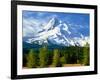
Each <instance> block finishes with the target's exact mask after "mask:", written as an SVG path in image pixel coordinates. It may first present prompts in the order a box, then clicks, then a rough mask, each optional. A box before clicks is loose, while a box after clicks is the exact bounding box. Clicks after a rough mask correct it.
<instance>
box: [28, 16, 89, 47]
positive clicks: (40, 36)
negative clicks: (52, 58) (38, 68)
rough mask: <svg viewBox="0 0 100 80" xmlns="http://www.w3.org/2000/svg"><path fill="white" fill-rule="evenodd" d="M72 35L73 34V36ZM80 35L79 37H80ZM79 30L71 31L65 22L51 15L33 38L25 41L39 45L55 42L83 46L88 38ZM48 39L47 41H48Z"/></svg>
mask: <svg viewBox="0 0 100 80" xmlns="http://www.w3.org/2000/svg"><path fill="white" fill-rule="evenodd" d="M73 35H74V36H73ZM80 36H81V37H80ZM86 39H87V38H86V37H84V35H82V34H79V32H78V31H77V30H76V31H73V29H72V28H71V27H70V26H68V24H67V23H65V22H63V21H61V20H59V19H58V18H57V17H53V18H51V19H50V20H49V22H48V23H47V24H46V25H45V26H44V27H43V30H42V31H40V32H38V33H37V34H36V35H35V36H34V37H33V38H29V39H28V40H27V41H26V42H28V43H33V42H36V43H38V44H39V45H43V44H44V43H46V44H56V45H63V46H70V45H71V46H75V45H77V46H83V45H84V44H85V43H86V42H88V40H86ZM48 41H49V42H48Z"/></svg>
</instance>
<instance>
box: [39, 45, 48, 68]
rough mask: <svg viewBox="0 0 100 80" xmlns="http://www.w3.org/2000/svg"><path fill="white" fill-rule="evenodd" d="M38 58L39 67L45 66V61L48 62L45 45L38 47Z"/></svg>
mask: <svg viewBox="0 0 100 80" xmlns="http://www.w3.org/2000/svg"><path fill="white" fill-rule="evenodd" d="M39 59H40V62H39V63H40V67H46V66H47V62H48V56H47V47H46V46H44V47H42V48H40V53H39Z"/></svg>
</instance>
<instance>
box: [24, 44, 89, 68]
mask: <svg viewBox="0 0 100 80" xmlns="http://www.w3.org/2000/svg"><path fill="white" fill-rule="evenodd" d="M24 52H25V51H24ZM25 53H26V54H24V55H23V66H24V67H25V66H26V67H28V68H40V67H41V68H43V67H50V66H52V67H60V66H63V65H64V64H84V65H89V44H88V43H87V44H86V45H84V47H79V46H70V47H62V48H57V49H48V47H47V46H46V45H44V46H42V47H41V48H40V49H35V48H34V49H29V50H28V51H27V52H25Z"/></svg>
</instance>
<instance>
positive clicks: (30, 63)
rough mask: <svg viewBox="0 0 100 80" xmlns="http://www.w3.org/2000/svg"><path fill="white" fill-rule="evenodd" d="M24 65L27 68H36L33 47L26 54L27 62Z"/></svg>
mask: <svg viewBox="0 0 100 80" xmlns="http://www.w3.org/2000/svg"><path fill="white" fill-rule="evenodd" d="M26 66H27V67H28V68H36V66H37V62H36V55H35V52H34V50H33V49H31V50H30V51H29V53H28V55H27V64H26Z"/></svg>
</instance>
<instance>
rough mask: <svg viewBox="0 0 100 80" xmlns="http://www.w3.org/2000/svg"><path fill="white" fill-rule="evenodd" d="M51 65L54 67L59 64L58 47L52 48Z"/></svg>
mask: <svg viewBox="0 0 100 80" xmlns="http://www.w3.org/2000/svg"><path fill="white" fill-rule="evenodd" d="M52 65H53V66H54V67H58V66H60V65H61V64H60V53H59V50H58V49H54V55H53V62H52Z"/></svg>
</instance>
